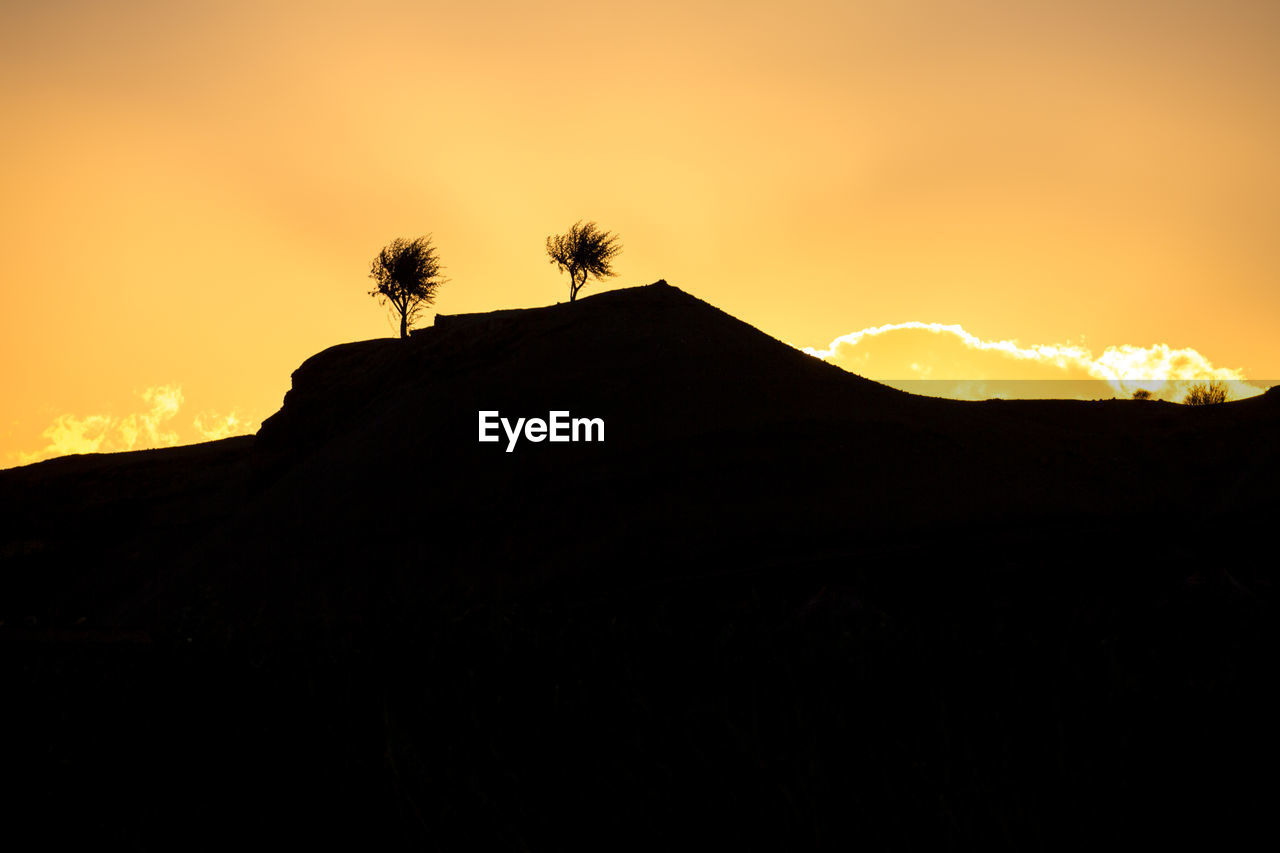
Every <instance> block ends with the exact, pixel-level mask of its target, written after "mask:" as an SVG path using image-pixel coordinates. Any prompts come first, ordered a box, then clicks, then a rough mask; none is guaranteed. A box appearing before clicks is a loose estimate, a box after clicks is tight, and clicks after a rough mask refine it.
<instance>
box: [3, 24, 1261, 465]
mask: <svg viewBox="0 0 1280 853" xmlns="http://www.w3.org/2000/svg"><path fill="white" fill-rule="evenodd" d="M0 69H2V70H3V79H4V81H5V82H4V84H3V87H2V88H0V98H2V99H3V104H2V105H0V116H2V118H0V121H2V122H3V132H2V133H0V151H2V156H0V175H2V177H0V185H2V186H3V193H2V194H0V199H2V201H0V204H2V207H0V220H2V221H0V281H2V282H3V302H2V303H0V347H2V348H3V359H4V365H5V369H4V374H3V385H2V386H0V401H2V402H0V406H2V408H0V418H2V422H0V467H4V466H9V465H15V464H19V463H21V462H26V461H32V460H34V459H38V458H43V457H45V456H49V455H55V454H59V453H65V452H74V451H78V450H79V451H85V450H95V449H96V450H119V449H128V448H140V447H147V446H156V445H159V444H168V443H175V442H177V443H188V442H192V441H198V440H201V439H202V437H206V436H207V437H213V436H218V435H225V434H234V433H238V432H252V431H254V430H256V428H257V425H258V423H259V422H260V421H261V420H262V419H263V418H265V417H266V416H268V415H270V414H271V413H272V412H274V411H275V410H276V409H277V408H279V405H280V402H281V398H282V397H283V395H284V392H285V391H286V390H287V389H288V387H289V374H290V372H291V371H292V370H293V369H294V368H296V367H297V366H298V364H300V363H301V362H302V361H303V360H304V359H305V358H307V357H308V356H310V355H311V354H313V353H315V352H317V351H319V350H321V349H324V348H325V347H328V346H330V345H333V344H337V343H341V342H345V341H352V340H362V339H367V338H373V337H385V336H390V335H394V334H396V328H395V326H394V324H393V323H392V321H391V320H390V318H389V317H388V314H387V312H386V310H385V309H383V308H380V307H379V306H378V305H377V304H376V303H375V301H374V300H373V299H371V298H370V297H369V296H368V295H367V294H368V290H369V289H370V288H371V287H372V282H371V281H370V280H369V279H368V278H367V275H368V271H369V262H370V260H371V259H372V258H373V256H374V255H375V254H376V253H377V252H378V250H379V249H380V248H381V247H382V246H383V245H384V244H386V243H387V242H389V241H390V240H391V239H392V238H394V237H415V236H418V235H421V234H427V233H431V234H432V235H433V236H434V240H435V243H436V245H437V246H438V248H439V251H440V256H441V259H442V261H443V263H444V265H445V266H446V268H447V269H446V271H445V272H446V275H447V276H448V277H449V278H450V282H449V283H448V284H447V285H445V286H444V287H443V288H442V290H441V292H440V298H439V300H438V303H437V305H436V310H439V311H441V312H443V313H459V312H468V311H487V310H492V309H498V308H509V307H524V306H534V305H545V304H550V303H554V302H556V301H560V300H564V299H567V287H568V285H567V281H566V279H565V277H564V276H563V275H561V274H558V273H557V271H556V268H555V267H554V266H553V265H551V264H549V263H548V261H547V258H546V255H545V252H544V249H543V244H544V242H545V239H546V237H547V236H548V235H549V234H552V233H557V232H560V231H564V230H566V229H567V227H568V226H569V225H571V224H572V223H573V222H575V221H577V220H579V219H587V220H594V221H596V222H598V223H599V224H600V226H601V227H602V228H604V229H606V230H610V231H614V232H616V233H617V234H618V235H619V236H620V237H621V239H622V243H623V245H624V250H623V253H622V255H620V256H619V259H618V261H617V263H616V265H615V268H616V269H617V271H618V272H619V276H618V277H617V278H615V279H611V280H609V281H608V282H607V283H606V284H604V285H599V284H594V283H593V284H591V285H589V286H588V287H587V288H586V289H585V290H584V291H583V295H584V296H586V295H590V294H592V293H597V292H600V291H601V290H602V289H604V288H605V287H621V286H629V285H637V284H646V283H649V282H652V281H655V280H657V279H659V278H665V279H667V280H668V281H669V282H671V283H672V284H674V285H676V286H678V287H681V288H682V289H684V290H687V291H689V292H690V293H692V294H694V295H695V296H698V297H699V298H701V299H704V300H706V301H708V302H710V303H712V304H713V305H716V306H717V307H719V308H722V309H724V310H725V311H727V312H729V313H730V314H733V315H734V316H737V317H739V318H741V319H743V320H745V321H747V322H749V323H751V324H752V325H755V326H757V327H759V328H760V329H762V330H764V331H766V332H768V333H769V334H771V335H773V336H775V337H777V338H779V339H782V340H784V341H786V342H788V343H790V344H792V345H794V346H797V347H802V348H806V347H807V348H810V349H811V350H812V351H814V352H817V353H819V354H822V355H824V356H826V357H829V358H831V359H832V360H833V361H835V362H836V363H838V364H841V365H842V366H845V367H847V368H849V369H851V370H855V372H859V373H863V374H864V375H867V376H870V377H871V378H877V379H918V378H928V379H947V380H950V379H956V380H964V381H967V382H969V384H970V386H972V388H976V389H978V390H977V391H974V392H973V393H975V394H978V395H981V392H982V388H983V387H985V386H983V383H987V382H991V381H994V380H1000V379H1035V380H1040V379H1046V378H1062V379H1066V378H1071V379H1080V378H1094V379H1102V378H1107V377H1112V378H1114V377H1122V378H1126V381H1127V382H1129V385H1125V386H1124V387H1123V388H1121V391H1123V390H1126V389H1127V388H1128V387H1130V386H1132V385H1134V383H1136V382H1137V381H1138V380H1140V379H1150V378H1152V377H1157V376H1161V375H1166V374H1167V375H1174V374H1176V375H1179V376H1191V375H1195V376H1204V377H1208V376H1220V377H1222V378H1233V379H1234V378H1243V377H1249V378H1253V379H1258V380H1266V379H1267V378H1268V377H1270V378H1273V379H1274V378H1276V377H1280V343H1277V338H1278V336H1277V333H1276V330H1277V329H1278V328H1280V280H1278V278H1277V272H1276V271H1277V270H1280V239H1277V235H1278V234H1280V156H1278V155H1277V152H1278V151H1280V97H1278V96H1277V93H1280V4H1277V3H1275V2H1274V0H1257V2H1252V0H1250V1H1249V2H1246V0H1212V2H1178V0H1167V2H1161V3H1155V2H1149V0H1144V2H1126V1H1125V0H1105V2H1100V1H1099V2H1095V1H1094V0H1071V2H1033V1H1032V0H990V2H948V1H947V0H871V2H851V0H843V2H788V3H753V2H744V0H734V2H715V3H712V2H704V3H696V2H695V3H691V2H687V0H684V1H683V2H664V0H650V2H646V3H625V4H615V3H608V2H581V3H580V2H563V3H513V2H482V0H470V1H469V2H447V3H446V2H439V3H434V2H422V0H418V2H386V3H378V2H363V3H360V4H355V3H338V2H333V3H314V2H294V3H273V2H269V0H267V2H264V0H255V2H245V3H240V2H233V0H219V2H210V3H203V2H186V0H178V2H175V0H165V2H132V3H111V2H101V1H100V2H92V3H90V2H69V0H64V1H63V2H59V0H54V2H45V3H40V4H13V3H8V4H5V6H4V8H3V11H0ZM429 316H430V314H428V317H429ZM428 322H429V320H428ZM1135 387H1136V386H1135ZM1242 387H1243V386H1242ZM987 390H988V392H989V389H987ZM1242 393H1246V392H1242Z"/></svg>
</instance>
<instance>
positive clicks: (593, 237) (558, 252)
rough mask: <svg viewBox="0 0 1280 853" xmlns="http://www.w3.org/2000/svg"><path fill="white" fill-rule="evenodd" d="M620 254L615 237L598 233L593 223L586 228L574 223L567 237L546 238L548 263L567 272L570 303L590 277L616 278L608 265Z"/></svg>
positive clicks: (589, 223) (602, 232)
mask: <svg viewBox="0 0 1280 853" xmlns="http://www.w3.org/2000/svg"><path fill="white" fill-rule="evenodd" d="M621 251H622V246H621V245H620V244H619V243H618V237H617V235H615V234H610V233H609V232H608V231H601V230H599V229H598V228H597V227H596V224H595V223H594V222H588V223H587V224H586V225H583V224H582V222H581V221H578V222H575V223H574V224H573V227H571V228H570V229H569V233H568V234H557V235H555V236H554V237H548V238H547V254H548V255H549V256H550V257H551V262H552V263H554V264H556V266H557V268H558V269H559V270H560V271H561V272H564V271H565V270H568V271H569V301H570V302H572V301H574V300H575V299H577V298H578V291H579V290H581V289H582V288H583V286H584V285H586V283H587V278H588V277H591V276H594V277H595V278H596V279H597V280H599V279H601V278H604V277H606V276H615V275H617V273H616V272H614V271H613V270H612V269H611V268H610V266H609V262H610V261H611V260H613V258H614V257H615V256H617V254H618V253H619V252H621Z"/></svg>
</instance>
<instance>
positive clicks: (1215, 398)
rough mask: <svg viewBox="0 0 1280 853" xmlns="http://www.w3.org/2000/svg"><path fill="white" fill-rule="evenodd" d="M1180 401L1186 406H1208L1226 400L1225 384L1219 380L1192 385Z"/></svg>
mask: <svg viewBox="0 0 1280 853" xmlns="http://www.w3.org/2000/svg"><path fill="white" fill-rule="evenodd" d="M1182 402H1184V403H1186V404H1187V405H1188V406H1209V405H1213V404H1214V403H1225V402H1227V386H1226V384H1225V383H1223V382H1222V381H1221V380H1218V379H1215V380H1213V381H1212V382H1209V383H1204V382H1201V383H1200V384H1199V385H1192V386H1191V388H1190V389H1189V390H1188V391H1187V396H1186V397H1185V398H1183V400H1182Z"/></svg>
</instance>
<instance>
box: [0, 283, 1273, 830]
mask: <svg viewBox="0 0 1280 853" xmlns="http://www.w3.org/2000/svg"><path fill="white" fill-rule="evenodd" d="M485 410H495V411H498V412H500V413H501V415H502V416H503V417H506V418H508V419H510V420H513V421H514V420H515V419H516V418H521V417H523V418H532V417H539V418H547V417H548V413H549V412H550V411H568V412H570V413H571V414H572V416H574V417H583V418H600V419H602V420H603V423H604V427H603V429H604V441H603V442H589V443H588V442H579V443H570V442H566V443H552V442H547V441H543V442H540V443H535V442H531V441H527V440H523V439H522V440H520V442H519V443H518V444H517V445H516V446H515V447H514V448H513V450H512V451H511V452H507V439H506V438H505V437H502V439H501V440H500V441H498V442H496V443H480V442H479V441H477V432H478V418H477V413H478V412H479V411H485ZM1278 426H1280V393H1278V392H1277V391H1275V390H1274V389H1273V390H1272V391H1271V392H1269V393H1267V394H1266V395H1263V396H1262V397H1259V398H1254V399H1251V400H1246V401H1241V402H1237V403H1230V404H1224V405H1220V406H1211V407H1185V406H1176V405H1171V404H1165V403H1136V402H1133V401H1127V400H1126V401H1098V402H1075V401H1008V402H999V401H992V402H986V403H964V402H957V401H949V400H939V399H930V398H922V397H915V396H912V395H909V394H905V393H902V392H899V391H895V390H893V389H889V388H886V387H884V386H882V385H879V384H877V383H874V382H870V381H868V380H866V379H863V378H860V377H857V376H854V375H851V374H849V373H846V372H844V371H842V370H839V369H838V368H835V367H833V366H831V365H828V364H826V363H823V362H821V361H819V360H817V359H815V358H812V357H810V356H808V355H805V354H803V353H801V352H798V351H796V350H794V349H792V348H790V347H788V346H786V345H784V344H782V343H780V342H778V341H776V340H774V339H772V338H770V337H768V336H767V335H765V334H763V333H761V332H760V331H758V330H756V329H754V328H752V327H750V326H748V325H746V324H744V323H742V322H740V321H738V320H736V319H734V318H732V317H730V316H728V315H726V314H725V313H723V312H721V311H719V310H718V309H716V308H714V307H712V306H710V305H707V304H706V303H704V302H702V301H700V300H698V299H696V298H694V297H692V296H690V295H689V294H686V293H684V292H682V291H680V290H679V289H677V288H674V287H670V286H668V285H666V284H665V283H658V284H655V285H650V286H647V287H638V288H631V289H625V290H617V291H610V292H606V293H601V294H597V295H594V296H590V297H586V298H584V299H581V300H578V301H576V302H573V303H569V304H562V305H555V306H551V307H547V308H537V309H528V310H518V311H500V312H494V313H491V314H474V315H457V316H451V317H450V316H440V317H438V318H437V320H436V324H435V326H434V327H432V328H427V329H422V330H418V331H416V332H415V333H414V334H413V335H412V336H411V337H410V338H409V339H408V340H404V341H402V340H399V339H388V340H376V341H364V342H359V343H351V344H343V345H339V346H335V347H332V348H330V349H328V350H325V351H323V352H321V353H318V354H317V355H315V356H313V357H312V358H310V359H308V360H307V361H306V362H304V363H303V364H302V365H301V366H300V367H299V368H298V370H297V371H295V373H294V375H293V387H292V389H291V390H290V391H289V393H288V394H287V396H286V398H285V400H284V404H283V406H282V408H281V409H280V411H279V412H277V413H276V414H275V415H273V416H272V417H271V418H269V419H267V421H265V422H264V423H263V425H262V429H261V430H260V432H259V434H258V435H257V436H256V437H246V438H240V439H230V440H227V441H224V442H216V443H211V444H207V445H196V446H193V447H189V448H174V449H171V450H164V451H147V452H144V453H133V454H112V455H108V456H89V457H71V458H66V459H60V460H50V461H48V462H44V463H40V464H38V465H33V466H27V467H24V468H19V469H14V470H11V471H4V472H0V507H3V510H4V511H3V513H2V514H0V559H2V560H3V562H2V563H0V566H2V570H3V576H2V580H0V584H2V586H0V593H2V594H3V595H2V598H0V602H2V603H0V606H2V607H3V613H2V614H0V618H3V620H4V621H3V626H0V638H3V647H4V653H5V655H6V658H5V660H6V662H7V666H8V669H9V674H10V681H11V683H13V684H14V685H15V686H16V689H18V691H19V694H20V695H23V696H25V697H27V701H26V702H25V703H23V704H21V705H20V708H19V710H20V717H21V719H20V721H19V723H18V724H16V725H18V727H19V728H17V729H14V730H22V731H25V732H28V734H29V740H28V743H29V745H28V746H25V747H22V748H19V749H17V750H16V753H15V760H17V759H22V760H23V761H24V762H25V763H26V764H28V765H30V766H31V767H32V768H34V769H33V770H32V771H31V772H32V773H33V774H35V777H38V780H39V784H35V785H33V786H31V787H30V791H31V793H30V795H29V798H28V799H29V800H30V802H29V803H28V804H27V806H28V808H29V811H30V813H31V814H32V815H45V814H49V813H52V811H56V810H59V809H62V808H63V807H64V806H65V804H66V803H68V802H73V803H76V804H77V806H78V807H80V808H82V809H85V810H87V811H86V813H87V814H89V815H91V817H92V820H91V822H90V824H86V827H88V826H90V825H91V826H93V827H104V826H105V827H109V828H110V831H111V832H113V833H115V834H117V835H119V836H120V837H121V838H123V839H124V840H126V841H128V842H130V843H132V844H135V845H141V846H144V847H147V846H159V845H160V844H162V843H165V841H166V836H165V832H167V831H176V830H177V828H179V827H191V826H202V827H206V829H207V830H208V832H209V833H210V835H209V836H208V837H207V838H206V837H205V836H201V838H202V839H204V840H207V841H208V842H209V843H210V844H211V845H212V844H214V843H218V841H219V840H222V841H225V840H227V839H229V838H232V837H237V836H239V835H242V834H243V833H246V832H260V833H273V832H277V831H278V832H281V833H284V834H286V835H287V834H290V833H296V832H299V831H301V830H300V827H301V828H309V831H308V832H306V833H304V834H307V835H314V836H315V837H316V838H336V837H344V838H347V839H348V840H357V839H363V840H368V839H371V838H372V839H376V840H377V841H378V842H382V843H388V844H399V843H404V844H410V845H412V844H422V843H426V844H428V845H430V846H443V847H474V846H482V845H484V846H488V845H492V844H495V843H496V844H498V845H499V846H502V847H528V848H534V849H546V848H557V847H561V846H565V845H569V844H571V843H573V842H575V841H577V842H582V841H584V840H586V839H587V838H595V839H596V841H595V842H593V843H597V844H598V843H599V838H601V837H604V838H606V839H607V840H606V843H607V844H608V845H609V846H616V844H617V843H621V844H624V845H631V844H635V845H640V844H643V845H644V846H653V845H655V844H669V843H670V842H671V841H672V840H673V839H674V838H677V837H681V838H687V837H688V836H683V835H678V833H679V832H681V831H682V830H681V827H683V826H685V825H686V824H687V823H688V822H689V821H691V820H692V821H693V823H694V824H695V825H697V826H700V827H701V828H702V829H703V830H705V831H706V832H708V833H710V836H709V837H711V838H714V839H715V841H716V842H717V843H719V844H732V843H744V844H748V846H759V845H763V846H766V847H771V848H776V847H818V846H843V845H844V843H846V842H857V843H861V844H864V845H869V846H871V847H904V848H905V847H913V846H916V847H927V848H934V847H937V846H940V845H942V844H965V845H968V844H979V843H981V844H983V845H984V846H991V845H996V846H1004V847H1016V848H1019V849H1021V848H1025V847H1027V846H1040V847H1055V848H1057V847H1063V848H1066V847H1074V846H1079V845H1080V844H1083V843H1085V839H1087V838H1089V837H1091V836H1092V835H1093V834H1096V833H1100V832H1101V831H1102V830H1103V828H1104V827H1106V826H1109V825H1111V824H1113V823H1116V822H1119V823H1121V824H1124V825H1127V826H1128V827H1129V828H1130V829H1131V830H1134V831H1137V830H1138V829H1142V830H1143V831H1144V832H1146V833H1147V834H1148V835H1152V834H1154V835H1161V834H1166V835H1169V836H1170V837H1172V836H1173V835H1178V834H1187V833H1193V832H1194V831H1195V830H1197V829H1205V828H1207V827H1210V826H1213V825H1216V821H1217V820H1218V816H1220V815H1222V814H1226V813H1227V811H1231V813H1232V814H1233V815H1235V816H1236V817H1234V818H1233V820H1235V823H1234V824H1233V826H1235V827H1237V828H1239V827H1241V826H1245V825H1246V824H1247V823H1248V820H1247V819H1246V820H1241V819H1239V815H1240V814H1244V815H1246V816H1247V815H1249V814H1252V811H1251V810H1252V809H1254V808H1255V807H1256V808H1259V809H1260V808H1261V807H1262V806H1261V804H1262V803H1263V802H1264V801H1267V800H1266V799H1265V796H1264V795H1265V794H1266V791H1265V790H1264V789H1262V788H1260V787H1256V786H1254V785H1252V783H1251V782H1249V781H1248V780H1249V779H1251V778H1252V774H1253V773H1255V772H1259V771H1261V770H1263V769H1269V768H1273V767H1274V765H1273V764H1272V762H1273V759H1274V757H1275V751H1274V735H1272V734H1271V732H1272V731H1273V730H1274V726H1273V724H1272V723H1271V722H1269V721H1270V720H1272V717H1271V716H1269V715H1270V714H1272V712H1273V711H1274V710H1275V709H1274V704H1273V703H1272V702H1271V700H1270V699H1268V698H1266V697H1268V696H1269V695H1270V690H1269V688H1270V687H1272V686H1273V685H1272V681H1273V680H1274V676H1273V674H1272V673H1273V667H1272V665H1271V663H1270V661H1269V659H1268V658H1267V657H1266V656H1265V655H1264V654H1263V653H1262V652H1261V651H1260V649H1262V648H1264V647H1267V645H1268V643H1269V642H1270V641H1271V640H1272V639H1273V637H1272V636H1271V635H1272V634H1273V631H1272V629H1271V620H1270V617H1269V615H1268V614H1269V608H1270V607H1271V583H1272V580H1273V577H1274V568H1273V561H1267V560H1264V559H1261V558H1259V557H1258V556H1256V555H1257V554H1258V549H1259V546H1260V544H1262V543H1265V541H1266V531H1268V530H1269V525H1270V524H1271V521H1272V519H1273V518H1274V517H1275V515H1276V512H1277V510H1278V509H1280V505H1278V504H1280V498H1278V497H1277V493H1276V491H1275V489H1274V483H1275V482H1276V478H1277V474H1280V452H1278V451H1277V447H1276V444H1275V442H1274V436H1275V435H1276V434H1277V427H1278ZM499 434H501V431H500V430H499ZM104 691H105V692H104ZM104 695H105V696H108V697H110V700H109V701H107V702H106V704H105V705H104V704H103V703H102V701H100V700H99V699H98V698H95V697H100V696H104ZM58 721H61V722H58ZM122 738H123V740H122ZM130 738H132V740H129V739H130ZM126 742H128V743H133V744H140V746H137V747H136V749H135V748H134V747H125V746H122V744H123V743H126ZM126 766H127V767H128V768H129V770H128V775H129V778H130V779H131V780H133V781H134V783H135V784H136V785H138V786H140V787H139V788H138V790H145V791H147V792H149V796H152V797H153V798H158V799H156V800H155V801H156V802H157V803H158V805H155V806H154V807H148V808H149V809H150V810H148V809H139V808H136V803H135V802H134V800H133V799H132V798H131V797H128V796H125V795H123V794H121V795H111V796H105V797H103V796H102V795H101V794H94V793H92V792H93V791H99V790H100V789H99V788H96V787H94V784H95V783H94V782H93V781H92V780H98V781H99V782H101V781H103V780H107V779H110V778H114V776H113V774H115V775H117V776H118V775H119V774H121V773H123V772H124V770H122V768H124V767H126ZM68 768H70V769H68ZM78 774H79V775H78ZM85 774H87V778H89V779H90V780H91V781H85V778H86V777H85ZM1202 779H1212V780H1214V782H1213V784H1212V785H1204V784H1202V781H1201V780H1202ZM178 783H180V784H178ZM277 789H284V790H289V791H291V792H292V793H293V794H295V795H297V797H299V798H301V799H300V802H304V803H309V804H310V805H306V806H303V805H297V806H294V805H285V804H283V803H282V802H280V801H279V800H273V799H272V796H273V794H272V792H273V791H274V790H277ZM95 796H97V797H98V798H99V799H94V797H95ZM1187 815H1196V816H1198V817H1191V818H1189V817H1187ZM1175 820H1182V821H1183V823H1181V824H1175V823H1174V821H1175ZM215 824H216V827H220V829H218V828H214V825H215ZM594 830H601V831H604V832H605V833H606V835H605V836H595V835H592V831H594ZM68 832H69V833H70V835H74V836H76V837H77V838H79V837H88V836H89V835H92V834H93V833H92V832H90V831H89V829H86V830H85V832H84V833H83V834H81V833H77V832H73V831H71V830H68ZM609 833H612V835H609Z"/></svg>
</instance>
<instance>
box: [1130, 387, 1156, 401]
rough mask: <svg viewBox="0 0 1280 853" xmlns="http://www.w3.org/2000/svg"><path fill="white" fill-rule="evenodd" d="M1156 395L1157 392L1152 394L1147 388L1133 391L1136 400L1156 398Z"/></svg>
mask: <svg viewBox="0 0 1280 853" xmlns="http://www.w3.org/2000/svg"><path fill="white" fill-rule="evenodd" d="M1155 396H1156V395H1155V394H1152V393H1151V392H1150V391H1148V390H1147V389H1146V388H1139V389H1138V390H1136V391H1134V392H1133V399H1135V400H1154V399H1155Z"/></svg>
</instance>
